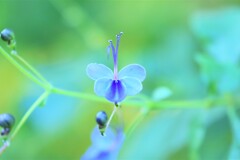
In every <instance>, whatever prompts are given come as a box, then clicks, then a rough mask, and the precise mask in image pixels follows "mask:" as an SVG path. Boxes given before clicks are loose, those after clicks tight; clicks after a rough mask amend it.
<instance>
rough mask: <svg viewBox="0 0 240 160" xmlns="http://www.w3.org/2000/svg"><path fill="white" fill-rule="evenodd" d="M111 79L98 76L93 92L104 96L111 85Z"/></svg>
mask: <svg viewBox="0 0 240 160" xmlns="http://www.w3.org/2000/svg"><path fill="white" fill-rule="evenodd" d="M111 84H112V80H111V79H109V78H100V79H97V80H96V81H95V84H94V92H95V93H96V94H97V95H98V96H103V97H105V95H106V92H107V90H108V88H109V87H110V86H111Z"/></svg>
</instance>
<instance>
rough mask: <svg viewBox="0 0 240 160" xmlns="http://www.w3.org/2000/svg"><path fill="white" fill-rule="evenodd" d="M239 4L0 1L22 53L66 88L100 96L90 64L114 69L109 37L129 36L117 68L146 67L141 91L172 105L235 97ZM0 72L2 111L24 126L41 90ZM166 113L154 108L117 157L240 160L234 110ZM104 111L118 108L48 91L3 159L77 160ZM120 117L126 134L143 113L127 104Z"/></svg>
mask: <svg viewBox="0 0 240 160" xmlns="http://www.w3.org/2000/svg"><path fill="white" fill-rule="evenodd" d="M239 4H240V2H239V0H229V1H205V0H203V1H202V0H198V1H197V0H196V1H184V0H178V1H177V0H174V1H168V0H160V1H157V0H153V1H147V0H141V1H133V0H130V1H101V0H90V1H80V0H79V1H77V0H65V1H64V0H46V1H44V0H0V29H1V30H2V29H3V28H6V27H7V28H11V29H12V30H13V31H14V32H15V36H16V38H17V49H18V52H19V54H20V55H21V56H22V57H24V58H25V59H26V60H27V61H28V62H29V63H30V64H32V65H33V66H34V67H36V68H37V69H38V70H39V71H40V72H41V73H42V74H43V75H44V76H45V77H46V78H47V79H48V80H49V81H50V82H51V83H52V84H53V85H55V86H58V87H61V88H64V89H68V90H73V91H80V92H86V93H92V94H94V93H93V82H92V81H90V80H89V78H88V77H87V76H86V73H85V69H86V66H87V64H89V63H91V62H97V63H104V64H106V65H108V66H109V67H111V68H112V65H113V64H112V61H111V60H108V59H107V52H106V47H107V45H108V43H107V40H109V39H113V40H115V34H117V33H119V32H120V31H123V32H124V35H123V37H122V40H121V44H120V51H119V66H120V68H121V67H123V66H125V65H127V64H130V63H139V64H141V65H143V66H145V67H146V70H147V79H146V80H145V81H144V82H143V86H144V89H143V91H142V94H145V95H147V96H149V97H151V96H152V95H153V96H152V99H153V100H156V101H159V100H162V99H164V98H166V97H167V96H169V95H170V97H169V98H168V100H173V101H174V100H183V101H188V100H194V99H199V100H201V99H203V100H204V99H206V98H213V97H222V96H225V95H231V96H233V97H234V98H237V97H239V89H240V84H239V78H240V75H239V74H240V66H239V58H240V7H238V5H239ZM0 45H1V46H3V47H5V46H6V44H5V43H4V42H0ZM5 48H6V49H7V47H5ZM0 76H1V78H0V86H1V92H0V95H1V96H0V112H1V113H5V112H7V113H12V114H13V115H14V116H15V118H16V123H18V122H19V120H20V119H21V117H22V116H23V114H24V113H25V112H26V110H27V109H28V108H29V106H30V105H31V104H32V103H33V102H34V100H36V99H37V98H38V96H39V95H40V94H41V92H42V91H43V90H42V89H41V88H40V87H39V86H37V85H36V84H34V83H33V82H31V81H30V80H29V79H27V78H26V77H24V76H23V75H22V74H21V73H20V72H19V71H18V70H17V69H16V68H14V66H12V65H11V64H9V62H7V60H6V59H4V57H3V56H0ZM169 107H171V108H169V109H166V108H165V109H160V110H153V111H150V112H149V114H148V115H147V116H146V117H145V119H144V120H143V121H142V122H141V123H140V125H139V126H137V128H136V129H135V130H134V132H133V133H132V134H131V136H130V137H126V139H125V141H124V143H123V146H122V148H121V150H120V154H119V159H172V160H186V159H204V160H215V159H216V160H221V159H222V160H225V159H240V156H239V155H237V154H238V153H240V150H239V144H240V138H238V137H239V136H236V135H237V133H236V130H237V129H236V128H237V127H238V132H239V130H240V125H238V124H240V123H237V121H238V119H237V118H236V117H235V118H232V119H231V118H230V120H229V117H231V114H227V112H226V107H228V106H227V105H222V104H218V103H216V104H215V103H213V104H210V108H206V107H204V106H202V107H200V108H199V106H198V107H197V106H194V105H193V106H191V107H190V108H189V107H188V108H184V106H183V107H182V108H178V107H176V108H175V109H174V108H173V107H174V106H169ZM234 107H238V106H237V105H236V106H234ZM100 110H106V112H107V113H108V114H110V113H111V111H112V105H111V104H110V103H94V102H92V101H91V102H90V101H86V100H84V99H76V98H72V97H65V96H61V95H51V96H50V97H49V98H48V101H47V105H46V106H45V107H43V108H37V109H36V110H35V112H34V113H33V114H32V115H31V117H30V119H29V120H28V121H27V123H26V124H25V125H24V126H23V128H22V129H21V130H20V132H19V134H18V135H17V136H16V138H15V139H14V140H13V142H12V143H11V146H10V147H9V148H8V149H7V150H6V152H5V153H4V154H3V155H2V157H1V158H2V159H16V160H17V159H34V160H38V159H39V160H42V159H59V160H60V159H64V160H65V159H79V158H80V157H81V156H82V155H83V154H84V153H85V151H86V150H87V149H88V147H89V146H90V145H91V139H90V136H91V132H92V130H93V129H94V127H95V125H96V124H95V121H94V120H95V114H96V113H97V112H98V111H100ZM122 113H123V117H124V123H125V128H127V127H129V126H130V124H131V122H132V121H133V120H134V118H135V117H136V115H137V114H138V113H139V109H138V108H134V107H131V106H123V108H122ZM115 121H116V122H117V120H116V118H115ZM235 122H236V123H235ZM233 124H236V125H235V128H234V127H233V128H234V129H232V126H233Z"/></svg>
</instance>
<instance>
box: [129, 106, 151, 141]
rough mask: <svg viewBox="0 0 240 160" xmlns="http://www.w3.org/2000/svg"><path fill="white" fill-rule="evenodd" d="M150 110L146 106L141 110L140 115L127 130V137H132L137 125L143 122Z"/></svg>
mask: <svg viewBox="0 0 240 160" xmlns="http://www.w3.org/2000/svg"><path fill="white" fill-rule="evenodd" d="M148 112H149V110H148V109H146V108H144V109H142V110H141V111H140V113H139V114H138V116H137V117H136V118H135V119H134V120H133V122H132V123H131V125H130V127H129V128H128V129H127V131H126V135H127V137H130V136H131V135H132V133H133V131H134V130H135V129H136V127H137V126H138V125H139V124H140V123H141V122H142V120H143V119H144V118H145V117H146V115H147V113H148Z"/></svg>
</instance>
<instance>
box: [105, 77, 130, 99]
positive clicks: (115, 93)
mask: <svg viewBox="0 0 240 160" xmlns="http://www.w3.org/2000/svg"><path fill="white" fill-rule="evenodd" d="M125 97H126V87H125V86H124V85H123V84H122V82H121V81H119V80H118V81H115V80H113V81H112V83H111V86H110V87H109V88H108V89H107V92H106V95H105V98H106V99H107V100H109V101H111V102H114V103H115V102H121V101H122V100H124V98H125Z"/></svg>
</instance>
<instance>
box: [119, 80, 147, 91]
mask: <svg viewBox="0 0 240 160" xmlns="http://www.w3.org/2000/svg"><path fill="white" fill-rule="evenodd" d="M121 82H122V83H123V84H124V86H126V92H127V95H128V96H133V95H136V94H137V93H139V92H140V91H141V90H142V88H143V87H142V83H141V82H140V80H138V79H136V78H132V77H126V78H123V79H121Z"/></svg>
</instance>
